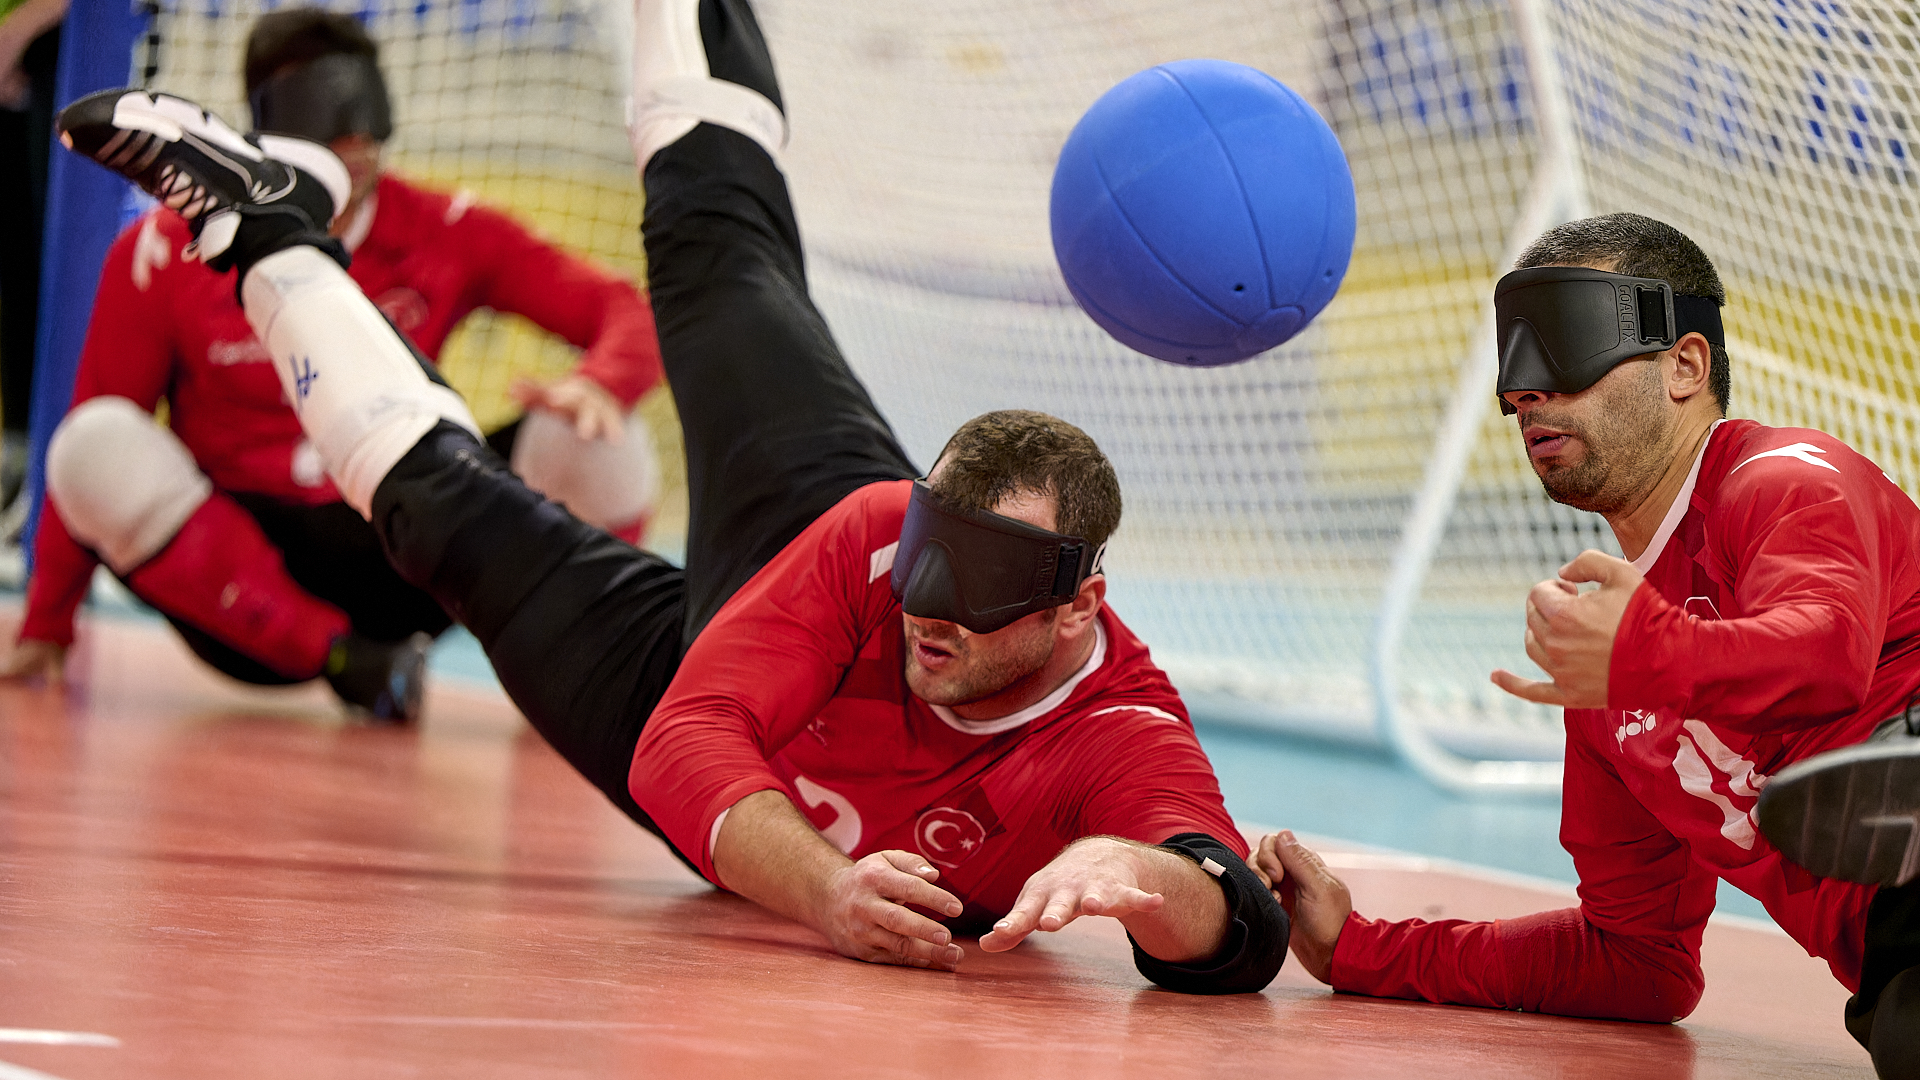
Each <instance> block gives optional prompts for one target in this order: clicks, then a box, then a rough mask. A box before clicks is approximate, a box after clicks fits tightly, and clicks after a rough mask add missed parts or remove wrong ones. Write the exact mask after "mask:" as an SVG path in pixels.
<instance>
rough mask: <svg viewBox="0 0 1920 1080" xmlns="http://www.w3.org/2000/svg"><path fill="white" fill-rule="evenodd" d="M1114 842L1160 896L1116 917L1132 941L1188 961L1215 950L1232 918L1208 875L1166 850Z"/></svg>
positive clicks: (1144, 886)
mask: <svg viewBox="0 0 1920 1080" xmlns="http://www.w3.org/2000/svg"><path fill="white" fill-rule="evenodd" d="M1103 839H1110V838H1103ZM1118 842H1119V843H1123V844H1126V845H1127V846H1128V847H1129V848H1131V849H1132V850H1133V855H1134V858H1135V859H1136V860H1137V867H1138V868H1137V870H1136V873H1137V875H1138V881H1139V887H1140V889H1141V890H1142V891H1145V892H1150V893H1159V894H1160V895H1161V896H1163V897H1165V898H1166V902H1165V903H1164V904H1162V905H1161V906H1160V908H1159V909H1158V910H1155V911H1149V912H1135V913H1134V914H1132V915H1125V916H1122V917H1121V919H1120V925H1122V926H1124V927H1126V928H1127V933H1128V934H1129V935H1131V936H1132V938H1133V941H1134V944H1136V945H1138V946H1139V947H1140V949H1141V951H1143V952H1145V953H1146V954H1147V955H1149V956H1152V957H1154V958H1156V959H1159V960H1165V961H1168V962H1169V963H1174V964H1190V963H1192V962H1194V961H1196V960H1205V959H1206V958H1208V957H1210V956H1213V955H1214V954H1216V953H1218V952H1219V951H1220V946H1221V945H1223V944H1224V943H1225V942H1226V940H1227V931H1228V930H1229V929H1231V926H1232V924H1231V922H1230V920H1229V915H1228V912H1227V901H1226V897H1225V896H1224V895H1223V894H1222V893H1221V891H1220V883H1219V882H1218V881H1216V880H1215V879H1214V877H1213V875H1212V874H1209V873H1208V872H1207V871H1205V870H1202V869H1201V868H1200V867H1199V865H1198V864H1196V863H1194V862H1193V861H1192V860H1191V859H1187V858H1185V857H1183V856H1180V855H1176V854H1174V853H1173V852H1171V851H1166V850H1163V849H1161V848H1157V847H1149V846H1148V845H1146V844H1140V843H1135V842H1134V841H1131V840H1119V841H1118ZM1082 843H1085V841H1082Z"/></svg>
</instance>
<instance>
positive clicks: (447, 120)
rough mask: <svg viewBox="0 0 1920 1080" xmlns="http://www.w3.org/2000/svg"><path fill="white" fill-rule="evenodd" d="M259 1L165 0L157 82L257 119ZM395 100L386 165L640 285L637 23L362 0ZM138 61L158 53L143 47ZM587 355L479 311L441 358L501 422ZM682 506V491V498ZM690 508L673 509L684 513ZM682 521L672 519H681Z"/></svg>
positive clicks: (652, 416) (598, 15)
mask: <svg viewBox="0 0 1920 1080" xmlns="http://www.w3.org/2000/svg"><path fill="white" fill-rule="evenodd" d="M285 6H288V5H285V4H272V3H268V4H262V3H260V2H259V0H165V2H164V3H163V4H162V7H161V9H160V11H159V13H158V14H157V15H156V16H155V20H154V34H155V35H156V36H157V38H158V48H157V52H156V54H155V55H156V57H157V59H158V61H159V64H158V70H157V72H156V74H155V75H154V77H153V79H152V80H151V81H150V83H149V85H150V86H151V87H152V88H154V89H156V90H166V91H169V92H171V93H176V94H180V95H182V96H184V97H187V98H190V99H192V100H194V101H198V102H200V103H201V104H202V105H205V106H206V107H207V108H209V109H211V110H213V111H214V112H216V113H218V114H220V116H222V117H223V118H224V119H226V120H227V121H228V122H229V123H231V124H234V125H235V126H237V127H240V128H241V129H242V130H245V127H246V125H247V123H248V112H247V105H246V93H245V87H244V85H243V80H242V77H241V61H242V54H243V50H244V47H245V42H246V37H247V33H248V31H249V30H250V29H251V27H252V26H253V22H254V20H255V19H256V18H258V17H259V15H260V14H261V13H262V12H263V11H268V10H273V9H274V8H276V7H285ZM320 6H325V7H331V8H333V9H334V10H338V11H341V12H344V13H347V14H350V15H354V16H356V17H358V18H360V19H361V21H362V23H363V24H364V25H365V26H366V27H367V30H368V32H369V33H370V35H371V36H372V37H373V38H374V40H375V42H376V43H377V44H378V45H379V47H380V64H381V67H382V69H383V70H384V71H385V73H386V77H387V84H388V91H389V93H390V95H391V96H392V99H393V111H394V134H393V138H392V140H391V141H390V142H389V143H388V147H387V157H386V161H387V163H388V165H389V166H390V167H391V168H393V169H395V170H396V171H398V172H399V173H400V174H401V175H404V176H407V177H409V178H412V179H415V180H419V181H423V182H425V183H427V184H429V185H431V186H435V187H438V188H441V189H443V190H452V189H455V188H465V189H469V190H471V191H473V192H474V193H475V194H477V195H478V196H479V197H480V198H481V199H482V200H484V201H485V202H487V203H488V204H490V205H493V206H497V207H501V208H504V209H507V210H510V211H511V212H513V213H514V214H515V216H517V217H518V218H519V219H520V220H521V221H523V222H525V223H527V224H529V225H531V226H533V227H534V228H535V230H536V231H538V232H539V233H540V234H541V235H543V236H546V237H548V238H549V239H552V240H554V241H555V242H557V243H559V244H560V245H562V246H563V247H565V248H567V249H568V250H570V251H574V252H577V253H581V254H585V255H588V256H590V257H592V258H594V259H595V260H597V261H599V262H600V263H602V264H603V265H606V266H608V267H610V268H612V269H614V270H615V271H616V272H618V273H620V274H622V275H623V276H626V277H628V278H630V279H631V280H633V281H636V282H640V281H643V280H644V278H645V273H646V266H645V257H644V255H643V253H642V251H641V247H640V211H641V194H640V185H639V181H638V179H637V178H636V176H635V173H634V168H633V152H632V150H630V149H629V148H628V146H627V135H626V120H625V110H626V97H627V86H626V79H627V76H626V73H625V64H626V62H627V61H626V59H625V58H626V55H627V46H626V42H627V41H628V40H629V38H630V35H631V31H630V30H628V29H627V27H628V26H629V25H630V20H629V19H622V18H620V17H619V13H618V11H617V10H616V9H614V8H610V7H609V6H607V5H596V4H594V3H590V2H588V0H361V2H358V3H352V4H348V3H332V4H323V5H320ZM137 52H139V55H138V56H137V57H136V59H137V61H138V62H141V63H144V62H145V52H144V46H142V47H141V48H140V49H139V50H137ZM577 361H578V355H577V351H576V350H574V349H573V348H572V347H570V346H568V345H567V344H566V343H565V342H564V341H561V340H559V339H557V338H554V337H551V336H549V335H547V334H544V333H541V332H540V331H539V330H537V329H536V328H534V327H533V326H532V324H530V323H528V322H527V321H526V320H524V319H521V318H519V317H517V316H503V315H499V314H496V313H494V312H491V311H487V310H484V309H483V310H481V311H479V312H477V313H475V315H474V316H472V317H471V318H469V319H467V320H466V322H464V323H463V324H462V325H461V327H460V329H459V330H458V331H457V332H456V333H455V334H454V335H453V337H452V338H450V339H449V340H448V342H447V345H446V347H445V349H444V350H443V352H442V354H441V357H440V363H441V368H442V370H443V371H445V372H446V374H447V378H448V381H449V382H451V383H453V385H454V386H455V387H456V388H458V389H459V390H460V391H461V393H463V394H465V395H466V397H467V399H468V401H469V402H471V403H472V404H473V408H474V414H475V416H476V418H477V419H478V420H479V421H480V423H481V425H482V426H483V427H486V428H488V429H489V430H491V429H493V428H495V427H498V426H500V425H501V424H504V423H507V422H508V421H510V420H512V419H513V418H514V417H515V416H516V415H517V409H516V407H515V406H514V404H513V402H512V400H511V398H509V396H508V392H507V391H508V386H509V385H510V384H511V383H512V381H513V380H514V379H515V378H517V377H527V378H534V379H547V378H553V377H556V376H558V375H560V374H562V373H564V372H566V371H567V370H569V369H570V368H571V367H572V366H573V364H574V363H576V362H577ZM641 412H642V415H643V416H645V417H646V418H647V419H648V421H649V422H650V424H651V426H652V428H653V430H654V433H655V435H656V437H657V438H658V441H659V443H660V449H661V451H662V454H661V456H662V463H663V466H665V468H666V469H667V471H668V472H669V474H670V477H678V476H679V475H680V468H681V467H680V464H679V432H678V428H677V427H676V426H675V423H674V419H673V414H672V404H671V401H670V399H669V397H668V395H666V394H665V393H664V392H662V393H659V394H656V395H653V396H651V397H649V398H648V399H647V400H646V401H644V402H643V403H642V405H641ZM681 502H684V500H681ZM682 513H683V511H682V509H681V506H680V505H677V504H676V505H673V506H670V507H668V508H667V511H666V515H667V516H668V517H669V518H673V519H679V518H680V515H681V514H682ZM668 524H669V526H671V524H672V523H671V522H669V523H668Z"/></svg>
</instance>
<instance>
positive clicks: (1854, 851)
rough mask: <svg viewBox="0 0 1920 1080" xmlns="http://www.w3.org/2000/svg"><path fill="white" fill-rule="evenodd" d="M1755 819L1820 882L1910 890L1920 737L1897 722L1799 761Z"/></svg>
mask: <svg viewBox="0 0 1920 1080" xmlns="http://www.w3.org/2000/svg"><path fill="white" fill-rule="evenodd" d="M1755 816H1756V817H1757V818H1758V819H1759V822H1760V831H1761V832H1763V833H1765V834H1766V837H1767V839H1768V840H1770V841H1772V843H1773V846H1774V847H1776V848H1778V849H1780V853H1781V854H1782V855H1785V856H1786V857H1787V858H1788V859H1790V860H1792V861H1793V862H1796V863H1798V864H1800V865H1801V866H1803V867H1805V868H1807V869H1808V870H1809V871H1811V872H1813V873H1814V874H1815V875H1817V876H1819V877H1825V878H1838V879H1840V880H1842V881H1857V882H1860V883H1861V884H1864V885H1904V884H1906V883H1907V882H1909V881H1912V880H1913V879H1914V878H1915V877H1916V876H1920V738H1915V737H1913V736H1912V735H1909V734H1907V732H1906V730H1905V724H1904V723H1903V722H1901V721H1900V718H1895V721H1893V722H1890V723H1889V724H1887V725H1885V726H1883V727H1882V729H1881V731H1880V732H1879V733H1877V734H1876V735H1875V737H1874V738H1872V739H1870V740H1868V741H1867V742H1864V743H1860V744H1859V745H1857V746H1848V747H1843V748H1841V749H1839V750H1831V751H1828V752H1827V753H1824V754H1817V755H1815V756H1813V757H1810V758H1808V759H1807V760H1805V761H1801V762H1796V763H1795V764H1793V765H1791V766H1788V767H1787V768H1785V769H1782V770H1780V774H1779V775H1778V776H1775V777H1774V778H1773V779H1771V780H1769V781H1767V786H1766V787H1765V788H1764V789H1762V790H1761V792H1760V805H1759V807H1758V808H1757V813H1756V815H1755Z"/></svg>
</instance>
